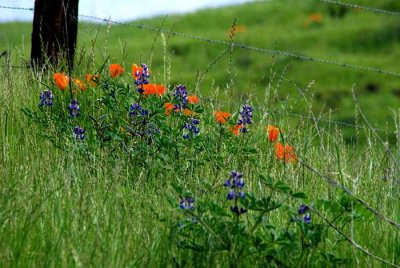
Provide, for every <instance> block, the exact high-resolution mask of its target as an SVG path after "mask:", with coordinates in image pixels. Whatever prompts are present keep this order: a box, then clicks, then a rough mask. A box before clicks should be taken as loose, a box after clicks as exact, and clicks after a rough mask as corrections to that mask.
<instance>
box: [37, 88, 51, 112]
mask: <svg viewBox="0 0 400 268" xmlns="http://www.w3.org/2000/svg"><path fill="white" fill-rule="evenodd" d="M53 99H54V96H53V93H52V92H51V90H45V91H42V92H40V103H39V107H40V108H42V107H43V106H53Z"/></svg>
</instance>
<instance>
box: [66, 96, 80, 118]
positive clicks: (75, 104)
mask: <svg viewBox="0 0 400 268" xmlns="http://www.w3.org/2000/svg"><path fill="white" fill-rule="evenodd" d="M68 108H69V110H70V115H71V117H77V116H80V115H81V109H80V107H79V101H77V100H76V99H73V100H72V101H71V103H70V104H69V105H68Z"/></svg>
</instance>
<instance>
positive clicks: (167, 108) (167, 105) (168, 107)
mask: <svg viewBox="0 0 400 268" xmlns="http://www.w3.org/2000/svg"><path fill="white" fill-rule="evenodd" d="M164 107H165V114H166V115H168V116H170V115H171V111H172V110H173V109H174V104H172V103H170V102H166V103H164Z"/></svg>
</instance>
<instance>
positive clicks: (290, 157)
mask: <svg viewBox="0 0 400 268" xmlns="http://www.w3.org/2000/svg"><path fill="white" fill-rule="evenodd" d="M275 156H276V159H277V160H282V159H285V162H292V163H293V162H297V156H296V154H295V152H294V150H293V147H292V146H290V145H289V144H286V145H285V146H283V144H282V143H280V142H278V143H275Z"/></svg>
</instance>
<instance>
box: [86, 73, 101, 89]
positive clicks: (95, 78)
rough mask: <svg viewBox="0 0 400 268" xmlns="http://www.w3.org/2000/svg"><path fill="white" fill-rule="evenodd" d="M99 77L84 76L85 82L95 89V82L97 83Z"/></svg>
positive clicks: (96, 75) (95, 75)
mask: <svg viewBox="0 0 400 268" xmlns="http://www.w3.org/2000/svg"><path fill="white" fill-rule="evenodd" d="M99 79H100V77H99V75H98V74H94V75H91V74H86V75H85V80H86V81H87V82H88V83H89V84H90V85H91V86H92V87H95V86H96V85H97V82H98V81H99Z"/></svg>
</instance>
